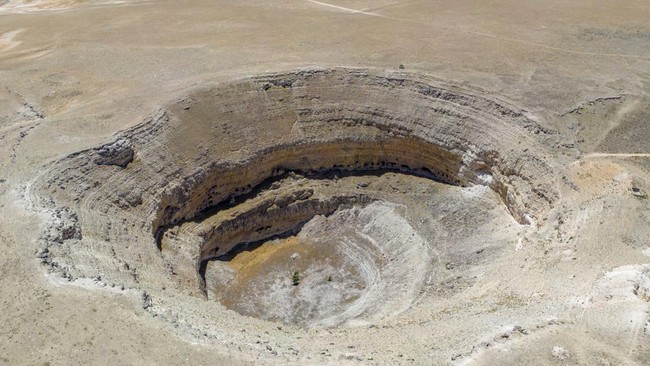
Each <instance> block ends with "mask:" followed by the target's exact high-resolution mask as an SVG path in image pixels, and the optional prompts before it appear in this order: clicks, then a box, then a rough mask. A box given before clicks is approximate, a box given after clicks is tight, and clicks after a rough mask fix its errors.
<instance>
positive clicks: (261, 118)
mask: <svg viewBox="0 0 650 366" xmlns="http://www.w3.org/2000/svg"><path fill="white" fill-rule="evenodd" d="M557 140H558V136H557V135H556V134H555V133H554V132H553V131H549V130H546V129H544V128H542V127H540V126H538V125H537V124H536V123H535V122H534V121H533V120H531V119H530V118H528V117H527V116H526V114H525V113H524V112H523V111H521V110H518V109H517V108H516V107H513V106H511V105H509V104H508V103H506V102H503V101H499V100H496V99H493V98H489V97H486V96H485V95H484V93H482V92H481V91H480V90H471V89H466V88H460V87H457V86H453V85H451V84H449V83H446V82H441V81H439V80H435V79H432V78H428V77H424V76H418V75H412V74H407V73H396V72H380V71H375V70H352V69H331V70H309V71H297V72H289V73H282V74H269V75H262V76H257V77H251V78H247V79H242V80H238V81H234V82H230V83H223V84H215V85H208V86H204V87H201V88H198V89H194V90H191V91H188V92H187V93H186V94H185V95H184V96H182V97H180V98H178V99H176V100H174V101H171V102H169V103H167V104H165V105H164V106H162V107H161V108H160V109H159V110H158V111H157V112H156V113H154V114H153V115H152V116H151V117H150V118H148V119H147V120H146V121H144V122H143V123H142V124H140V125H138V126H136V127H134V128H133V129H131V130H128V131H125V132H123V133H121V134H120V135H119V136H117V137H116V140H115V142H112V143H108V144H105V145H103V146H100V147H98V148H93V149H89V150H85V151H81V152H79V153H76V154H73V155H70V156H68V157H66V158H64V159H62V160H61V161H60V162H59V163H57V164H56V165H55V166H54V167H53V168H52V170H51V171H49V172H47V174H44V175H43V178H42V179H40V180H39V181H37V182H36V188H37V189H38V190H40V193H41V194H42V195H43V196H45V197H47V199H46V200H45V201H43V202H45V203H44V205H45V206H46V207H48V209H51V210H56V209H59V208H61V207H66V210H67V211H70V212H74V213H75V215H76V216H75V222H74V223H73V224H74V225H73V226H75V230H76V232H80V233H82V234H83V239H81V235H79V236H73V237H71V238H70V239H69V240H66V241H65V242H64V243H59V244H58V246H57V247H52V246H51V245H50V244H49V242H48V241H47V240H44V243H43V246H44V248H43V253H46V254H45V255H43V258H44V262H46V263H48V264H49V265H50V267H51V268H52V269H54V270H58V271H61V272H63V273H64V275H65V276H67V277H69V278H76V277H90V276H101V277H102V278H104V279H109V280H110V281H112V282H113V283H118V284H120V283H121V284H123V285H126V286H132V287H145V288H152V287H157V288H159V287H163V288H166V287H167V286H171V288H173V290H174V291H176V292H177V293H178V294H186V295H192V296H198V297H199V298H200V297H205V296H206V294H207V293H209V292H210V288H211V287H210V284H209V283H207V284H206V281H208V282H209V280H206V278H208V279H210V278H215V273H214V272H210V271H208V273H206V272H205V271H206V268H208V269H209V268H210V267H214V266H212V265H208V263H207V262H206V261H208V260H214V259H215V258H220V257H223V256H224V255H226V254H228V253H230V252H231V250H232V249H233V248H235V247H237V246H238V245H240V244H242V243H250V242H262V243H263V242H264V241H268V240H270V239H272V238H274V237H276V236H278V235H280V234H288V233H289V234H296V233H298V232H301V231H300V230H299V229H300V228H301V227H302V226H303V225H305V224H307V223H311V222H320V224H321V225H334V224H333V223H332V222H331V221H319V220H324V219H322V216H323V215H325V216H330V215H332V217H334V218H338V219H337V220H339V221H335V222H339V223H341V225H344V226H345V225H347V226H346V227H352V228H356V229H350V230H351V231H349V232H348V234H345V235H347V236H343V239H342V240H341V241H340V243H348V244H346V245H344V246H343V248H339V245H340V243H330V244H328V245H330V247H331V250H332V251H339V252H340V253H345V252H346V250H348V251H349V248H351V247H355V246H359V245H361V246H359V248H366V247H368V245H370V247H374V248H376V250H375V251H374V252H372V253H371V254H367V255H366V254H364V256H362V257H363V258H366V259H359V260H358V263H356V264H350V265H351V266H352V267H354V268H356V269H351V271H352V272H350V273H366V272H364V270H363V268H366V265H367V263H365V262H364V261H367V260H370V261H373V263H375V262H374V261H375V259H368V258H381V257H382V256H389V255H388V254H386V253H388V252H386V251H389V252H391V253H393V252H395V251H396V250H398V249H397V248H398V246H399V245H398V243H411V244H409V245H411V246H407V247H405V248H403V249H404V250H406V251H407V252H408V253H410V254H409V256H408V257H409V258H413V259H412V260H411V262H408V261H406V262H404V263H402V264H400V265H403V266H406V267H408V266H412V265H414V264H413V263H415V262H413V261H414V260H415V258H416V257H418V256H417V254H415V253H418V252H419V251H422V250H423V249H422V247H423V246H426V245H427V244H426V240H424V239H421V240H420V239H418V240H415V241H405V240H403V239H399V238H402V237H403V236H404V237H409V238H410V237H417V235H416V234H417V233H416V231H413V230H414V229H413V228H411V223H410V222H409V221H408V220H406V221H404V223H403V224H401V225H402V226H401V227H403V228H402V229H400V230H397V229H396V230H397V231H395V232H386V231H382V230H380V228H381V227H380V226H377V225H378V224H377V222H376V220H375V219H373V218H372V217H371V216H372V215H371V214H369V212H375V213H381V212H389V213H387V214H386V215H393V216H395V215H396V216H395V217H402V216H404V215H403V214H402V213H400V212H402V211H400V210H401V209H397V208H395V207H402V206H404V205H405V204H404V203H403V202H401V198H400V195H408V194H409V189H410V187H409V186H410V185H412V184H415V182H416V181H417V182H419V180H417V179H423V178H417V177H424V178H426V179H425V180H429V181H435V182H441V183H445V184H448V185H450V186H455V187H473V186H485V187H488V188H490V189H491V190H492V191H493V192H496V194H497V195H498V196H499V197H500V200H501V202H502V204H503V205H505V207H506V208H507V210H508V211H509V212H510V214H511V215H512V218H514V219H515V220H516V221H517V222H519V223H520V224H526V225H536V224H537V223H539V222H542V221H544V220H545V219H546V215H547V213H548V212H549V210H550V209H551V207H552V206H553V204H554V202H555V201H556V200H557V197H558V193H557V191H556V188H555V183H554V179H553V176H554V169H553V167H552V166H551V164H550V163H549V161H547V160H546V158H545V156H548V154H545V153H544V152H545V149H546V148H545V147H544V146H555V145H557ZM387 171H392V172H401V173H404V174H406V175H409V176H416V177H412V178H395V177H396V176H395V175H394V174H393V175H387V176H386V177H387V178H385V179H388V181H384V180H382V179H384V178H382V176H383V175H382V174H383V173H382V174H378V173H377V172H387ZM317 175H320V176H321V177H322V176H325V177H326V178H327V179H320V178H319V179H314V177H315V176H317ZM390 177H392V178H390ZM339 178H340V179H339ZM390 179H396V181H397V182H400V183H399V184H404V185H406V186H402V187H401V188H399V187H397V186H395V185H394V183H390ZM409 179H410V180H409ZM368 182H370V183H372V182H375V183H372V184H374V185H376V186H378V187H380V188H377V189H374V190H373V189H365V188H366V187H367V186H368V184H369V183H368ZM386 184H388V186H390V187H393V188H392V192H391V193H387V192H386V190H384V189H383V188H381V187H382V185H386ZM418 184H420V183H418ZM396 187H397V188H396ZM422 187H426V185H424V186H422ZM436 187H437V186H436ZM427 189H432V188H423V192H424V191H426V190H427ZM468 197H469V196H468ZM387 200H392V201H395V202H396V203H397V204H398V205H397V206H391V207H392V208H390V209H386V208H385V207H384V208H377V207H375V206H372V205H371V206H372V207H373V208H367V209H365V208H363V207H365V206H367V205H368V204H370V203H371V202H373V201H382V202H385V201H387ZM400 205H402V206H400ZM368 207H370V206H368ZM382 207H383V206H382ZM405 207H406V206H405ZM352 208H355V209H356V210H361V211H354V210H352V211H345V210H351V209H352ZM341 210H343V211H345V212H348V213H347V214H336V213H337V212H339V213H340V212H342V211H341ZM364 210H367V211H364ZM382 210H383V211H382ZM411 210H412V211H413V209H411ZM407 216H408V215H407ZM360 217H363V220H361V219H360ZM404 217H406V216H404ZM314 220H315V221H314ZM359 220H361V221H359ZM403 220H405V219H403ZM393 222H400V219H399V218H396V219H394V220H393ZM422 222H425V221H424V219H422ZM313 225H316V224H309V225H308V227H310V228H311V229H310V230H307V231H305V232H310V233H312V234H313V233H317V232H318V233H320V234H319V235H321V236H323V237H326V236H327V235H325V234H323V232H320V231H319V230H317V229H314V228H313ZM373 225H374V226H373ZM59 226H61V225H59ZM64 226H65V225H64ZM68 226H70V225H68ZM375 226H376V228H374V229H373V227H375ZM407 227H408V228H407ZM407 234H408V235H407ZM299 235H304V234H299ZM341 235H343V234H341ZM391 237H392V238H393V239H390V238H391ZM396 238H397V239H396ZM398 239H399V240H398ZM409 240H410V239H409ZM321 242H327V240H324V241H323V240H321ZM363 242H365V243H366V244H364V245H362V244H360V243H363ZM368 243H376V244H372V245H371V244H368ZM323 245H325V244H323ZM404 245H406V244H404ZM326 247H327V245H325V246H322V245H321V246H320V247H318V248H319V249H317V250H316V249H314V250H316V251H315V252H310V253H312V254H313V253H322V252H323V251H324V249H323V248H326ZM278 248H280V247H278ZM346 248H347V249H346ZM417 248H419V249H417ZM359 250H361V251H360V252H359V253H365V252H364V250H365V249H363V250H362V249H359ZM378 253H379V254H378ZM382 253H383V254H382ZM161 254H162V255H161ZM314 255H315V254H314ZM319 255H320V254H319ZM352 257H354V256H352ZM314 258H316V259H315V260H316V262H318V261H320V262H318V263H320V264H319V266H321V267H318V269H314V268H316V267H313V266H312V267H309V266H307V267H305V270H306V271H308V272H309V271H311V272H309V273H316V272H318V273H321V272H322V271H325V269H324V268H330V267H327V266H330V264H327V265H326V263H325V262H322V260H321V259H322V258H321V257H319V256H315V257H314ZM318 258H321V259H318ZM359 258H361V257H359ZM423 258H425V259H426V258H428V257H427V256H424V257H423ZM332 260H334V259H332ZM337 260H339V259H337ZM316 262H314V263H316ZM425 262H426V261H425ZM425 262H417V263H420V264H418V265H417V266H416V267H414V268H417V271H418V273H419V274H418V275H417V276H416V278H417V280H414V282H413V283H414V285H413V286H410V287H408V288H409V290H408V291H409V295H408V296H407V298H408V299H409V300H408V301H407V303H399V304H396V303H395V304H393V303H391V302H390V301H389V302H382V301H380V299H382V296H383V295H382V294H384V293H385V292H384V291H389V290H390V289H392V288H393V286H396V285H395V284H398V283H401V282H400V281H404V280H403V279H401V280H400V276H402V275H401V274H400V273H402V272H401V271H402V269H399V268H402V267H400V265H396V264H394V263H393V264H390V265H388V264H385V263H384V262H383V260H379V261H378V262H376V263H375V264H373V265H372V266H371V267H368V268H375V270H376V271H378V272H377V273H379V274H381V276H379V275H377V276H378V277H377V276H375V275H372V276H370V275H367V276H366V275H364V276H365V277H363V276H362V277H363V278H365V280H364V281H365V283H370V282H372V281H375V280H376V281H380V282H378V283H375V284H374V285H372V286H370V285H368V289H367V290H363V291H362V292H361V293H356V295H354V296H353V295H352V294H351V293H350V294H349V295H350V296H352V297H345V296H343V297H341V296H338V297H331V298H328V299H329V300H328V301H330V300H331V301H334V302H336V303H337V304H339V305H340V307H339V308H337V307H335V308H336V309H339V310H340V311H339V312H338V313H336V314H334V313H331V312H328V311H322V309H321V310H318V311H317V310H314V309H312V310H310V311H306V312H301V313H300V314H299V315H296V314H294V315H295V316H278V315H277V314H275V315H272V314H266V315H264V316H261V317H262V318H264V319H271V320H278V319H279V320H282V321H289V322H292V321H296V322H298V323H300V324H310V325H314V324H320V325H335V324H340V323H341V322H343V321H346V319H348V320H349V319H353V318H354V319H362V318H363V319H365V320H369V319H379V318H381V317H382V316H386V314H398V313H399V312H401V311H403V310H404V309H406V308H407V307H408V303H410V302H411V301H413V300H414V299H415V297H416V294H417V291H418V289H419V288H421V286H422V285H423V283H424V277H425V276H424V273H425V272H426V270H427V268H428V266H429V264H427V263H428V262H426V263H425ZM296 263H298V262H296ZM328 263H329V262H328ZM382 263H384V264H382ZM397 263H401V262H397ZM215 265H216V264H215ZM323 266H324V267H323ZM355 266H356V267H355ZM396 266H397V267H396ZM343 267H345V266H343ZM343 267H341V268H343ZM352 267H350V268H352ZM115 268H118V270H116V269H115ZM286 270H287V271H289V267H287V269H286ZM319 271H320V272H319ZM226 272H227V271H226ZM226 272H223V273H226ZM161 273H164V275H163V274H161ZM323 273H325V272H323ZM276 275H277V276H280V277H278V278H281V276H284V275H279V274H276ZM217 277H218V276H217ZM285 277H286V276H285ZM352 277H353V276H352ZM352 277H350V276H348V277H347V278H352ZM282 278H283V279H282V280H278V281H284V282H282V283H283V285H282V286H285V285H287V282H286V281H288V280H287V278H284V277H282ZM373 278H374V279H375V280H371V279H373ZM377 278H389V279H392V280H390V281H393V282H391V283H392V284H391V285H385V284H382V283H381V281H382V280H377ZM278 283H279V282H278ZM307 283H310V282H309V281H307ZM312 283H314V284H315V283H317V282H312ZM350 283H352V282H350ZM226 285H227V284H226ZM226 285H224V286H226ZM287 286H289V285H287ZM304 286H308V285H304ZM304 286H303V287H302V289H303V290H301V291H302V292H301V293H302V295H300V296H303V295H304V296H314V295H313V294H314V293H317V292H318V291H317V290H315V289H316V287H313V288H312V290H314V291H311V292H309V291H306V290H304V289H305V288H308V287H304ZM314 286H316V285H314ZM318 286H323V284H322V283H320V282H318ZM353 287H354V286H352V287H351V288H353ZM283 288H285V287H283ZM286 290H287V292H286V296H290V294H291V293H293V292H295V289H294V290H292V287H291V286H289V287H286ZM290 290H291V291H293V292H291V291H290ZM339 290H340V289H339ZM319 291H320V290H319ZM364 291H365V292H364ZM369 294H371V295H369ZM179 296H180V295H179ZM355 296H356V297H355ZM208 297H209V296H208ZM344 297H345V299H344ZM352 298H355V299H357V300H358V301H361V302H354V301H352V300H350V299H352ZM242 299H243V297H242ZM332 299H334V300H332ZM161 301H162V300H161ZM242 301H243V300H242ZM323 301H324V300H323ZM331 301H330V302H327V301H325V302H323V306H326V305H327V304H329V305H327V306H330V305H332V303H331ZM337 301H339V302H337ZM355 301H356V300H355ZM308 302H309V301H306V302H305V303H308ZM382 304H383V305H382ZM391 304H392V305H391ZM337 306H338V305H337ZM247 309H248V310H242V312H244V313H246V312H247V311H249V310H250V308H247ZM372 309H374V310H372ZM387 309H392V310H387ZM250 311H252V310H250ZM337 311H338V310H337ZM253 313H254V312H253ZM305 314H307V315H305ZM315 314H316V315H315ZM341 314H348V315H346V316H343V315H341ZM380 314H383V315H380ZM258 315H259V314H258ZM310 316H317V318H318V319H316V320H314V322H311V323H310V321H309V319H308V318H309V317H310ZM327 319H329V320H327Z"/></svg>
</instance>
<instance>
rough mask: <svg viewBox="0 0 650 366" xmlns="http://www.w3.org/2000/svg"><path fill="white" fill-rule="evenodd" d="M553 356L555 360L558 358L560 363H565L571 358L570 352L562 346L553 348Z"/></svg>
mask: <svg viewBox="0 0 650 366" xmlns="http://www.w3.org/2000/svg"><path fill="white" fill-rule="evenodd" d="M551 354H552V355H553V358H556V359H558V360H560V361H565V360H566V359H567V358H569V351H567V350H566V349H565V348H564V347H560V346H553V350H552V351H551Z"/></svg>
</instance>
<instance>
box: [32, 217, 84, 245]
mask: <svg viewBox="0 0 650 366" xmlns="http://www.w3.org/2000/svg"><path fill="white" fill-rule="evenodd" d="M72 239H75V240H81V228H80V227H79V219H78V217H77V214H76V213H75V212H74V211H72V209H70V208H68V207H62V208H57V209H56V210H55V211H54V213H53V219H52V222H51V223H50V225H49V226H48V228H47V230H46V231H45V232H44V233H43V234H42V235H41V240H42V241H44V242H46V243H56V244H63V242H64V241H66V240H72ZM41 254H42V253H41Z"/></svg>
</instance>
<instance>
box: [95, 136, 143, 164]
mask: <svg viewBox="0 0 650 366" xmlns="http://www.w3.org/2000/svg"><path fill="white" fill-rule="evenodd" d="M97 155H98V157H96V158H95V164H97V165H116V166H119V167H120V168H126V166H127V165H129V163H131V162H132V161H133V156H134V151H133V149H132V148H131V145H130V143H129V141H127V140H125V139H120V140H117V141H115V142H113V143H111V144H106V145H104V146H102V147H100V148H98V149H97Z"/></svg>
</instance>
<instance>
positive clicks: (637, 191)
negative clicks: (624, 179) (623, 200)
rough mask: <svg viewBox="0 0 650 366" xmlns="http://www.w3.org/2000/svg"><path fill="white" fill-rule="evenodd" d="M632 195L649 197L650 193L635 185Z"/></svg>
mask: <svg viewBox="0 0 650 366" xmlns="http://www.w3.org/2000/svg"><path fill="white" fill-rule="evenodd" d="M630 190H631V191H632V195H633V196H635V197H639V198H647V197H648V194H647V193H646V192H645V191H644V190H643V189H641V188H639V187H636V186H633V187H632V188H631V189H630Z"/></svg>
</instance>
